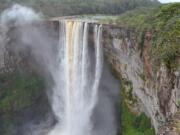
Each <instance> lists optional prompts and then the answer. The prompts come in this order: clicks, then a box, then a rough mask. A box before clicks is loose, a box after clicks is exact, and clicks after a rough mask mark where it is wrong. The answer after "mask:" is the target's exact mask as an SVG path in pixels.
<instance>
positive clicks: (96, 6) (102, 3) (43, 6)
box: [0, 0, 159, 17]
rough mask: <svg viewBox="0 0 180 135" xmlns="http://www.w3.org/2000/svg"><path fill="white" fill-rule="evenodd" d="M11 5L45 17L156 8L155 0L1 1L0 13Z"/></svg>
mask: <svg viewBox="0 0 180 135" xmlns="http://www.w3.org/2000/svg"><path fill="white" fill-rule="evenodd" d="M13 3H20V4H23V5H26V6H29V7H32V8H34V9H36V10H37V11H40V12H42V13H43V14H44V15H46V16H56V17H57V16H66V15H80V14H120V13H123V12H125V11H127V10H132V9H135V8H136V7H142V6H144V7H150V6H157V5H159V2H158V1H157V0H154V1H151V0H1V4H0V11H2V10H4V9H5V8H8V7H9V6H10V5H12V4H13Z"/></svg>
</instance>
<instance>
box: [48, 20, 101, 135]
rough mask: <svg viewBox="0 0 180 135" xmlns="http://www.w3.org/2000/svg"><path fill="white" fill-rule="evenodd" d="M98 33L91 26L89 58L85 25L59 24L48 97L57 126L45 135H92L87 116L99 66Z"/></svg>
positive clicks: (97, 27)
mask: <svg viewBox="0 0 180 135" xmlns="http://www.w3.org/2000/svg"><path fill="white" fill-rule="evenodd" d="M101 29H102V27H101V25H94V32H93V35H94V48H95V53H94V56H93V57H92V56H91V55H90V48H89V46H88V37H89V23H87V22H82V21H72V20H63V21H60V22H59V50H58V52H59V55H58V63H57V67H56V71H55V72H54V73H53V78H54V81H55V86H54V88H53V95H52V108H53V111H54V113H55V115H56V117H57V121H58V122H57V124H56V126H55V127H54V129H53V130H52V131H50V132H49V134H48V135H85V134H86V135H92V131H91V130H92V126H93V123H92V121H91V116H92V113H93V110H94V107H95V105H96V102H97V98H98V96H97V95H98V88H99V82H100V78H101V72H102V65H103V55H102V46H101V34H102V30H101Z"/></svg>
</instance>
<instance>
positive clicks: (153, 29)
mask: <svg viewBox="0 0 180 135" xmlns="http://www.w3.org/2000/svg"><path fill="white" fill-rule="evenodd" d="M139 12H140V11H138V14H136V13H128V14H126V15H127V16H122V17H120V18H119V19H115V20H113V19H112V20H111V21H110V22H111V23H112V22H113V21H114V23H116V24H119V25H121V24H123V27H120V28H115V27H114V28H113V27H111V28H107V29H105V32H104V33H106V34H104V49H105V55H106V57H107V61H109V63H110V64H111V66H112V69H113V70H114V71H115V74H116V75H117V76H118V77H119V78H120V80H121V83H122V85H123V86H124V89H123V91H122V96H124V102H125V103H126V105H127V106H128V108H129V111H132V112H134V114H136V115H137V114H138V113H139V112H141V111H142V112H145V113H146V115H147V116H149V117H150V118H151V120H152V124H153V126H154V127H155V129H156V133H159V134H163V133H162V131H163V130H160V129H161V127H164V128H163V129H164V132H165V134H167V135H170V134H172V133H174V134H179V121H180V120H179V118H178V115H179V99H180V97H179V93H180V85H179V82H180V77H179V73H180V71H179V65H180V63H179V60H180V59H179V51H180V46H179V30H180V26H179V21H178V18H179V17H178V16H179V13H180V12H179V4H178V3H177V4H170V5H164V6H161V7H160V8H159V9H158V10H157V9H156V10H155V11H154V10H153V12H152V13H153V14H155V13H156V14H155V15H152V14H151V15H150V16H146V14H144V13H141V14H140V13H139ZM128 15H129V16H128ZM132 15H134V16H135V17H134V18H133V17H132ZM130 17H131V18H130ZM138 18H139V21H137V20H138ZM124 21H126V22H124ZM148 21H149V22H148ZM169 121H171V122H170V123H171V124H168V123H169ZM172 121H176V122H174V124H172V123H173V122H172ZM168 125H169V126H170V125H171V126H170V127H168ZM172 125H173V126H172ZM165 129H168V131H167V132H166V130H165ZM159 131H160V132H159Z"/></svg>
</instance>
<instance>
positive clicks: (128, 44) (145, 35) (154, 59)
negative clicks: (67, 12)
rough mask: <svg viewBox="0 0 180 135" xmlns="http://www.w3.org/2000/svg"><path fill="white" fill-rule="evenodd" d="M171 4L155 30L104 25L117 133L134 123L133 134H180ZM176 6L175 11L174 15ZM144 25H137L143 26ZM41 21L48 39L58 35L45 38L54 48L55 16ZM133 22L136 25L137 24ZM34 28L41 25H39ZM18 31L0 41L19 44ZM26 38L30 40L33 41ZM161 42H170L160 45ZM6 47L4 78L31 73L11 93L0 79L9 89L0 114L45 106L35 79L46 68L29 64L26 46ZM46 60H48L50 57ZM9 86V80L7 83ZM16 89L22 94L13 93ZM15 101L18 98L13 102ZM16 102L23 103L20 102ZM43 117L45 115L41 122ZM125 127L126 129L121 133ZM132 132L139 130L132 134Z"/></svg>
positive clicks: (0, 68)
mask: <svg viewBox="0 0 180 135" xmlns="http://www.w3.org/2000/svg"><path fill="white" fill-rule="evenodd" d="M175 7H176V6H170V7H168V10H167V9H166V8H167V7H166V8H165V9H164V8H163V9H162V11H163V12H166V13H167V11H169V12H171V11H173V13H174V14H175V15H174V16H173V15H171V17H172V18H168V17H169V14H168V16H165V17H164V18H165V20H164V18H158V17H157V18H156V20H158V19H160V23H159V20H158V21H157V22H158V23H157V22H156V23H155V25H156V24H160V26H159V27H158V28H145V29H140V30H139V29H138V30H137V29H136V28H133V27H132V26H131V27H130V26H128V24H127V26H122V25H118V24H116V25H111V24H102V30H103V31H102V33H103V34H102V45H103V49H104V55H105V60H106V62H107V63H108V64H109V65H110V67H111V69H112V73H113V74H114V75H115V76H116V77H117V78H119V80H120V83H121V89H120V93H121V96H120V98H121V105H120V107H119V108H120V110H121V113H120V114H119V115H121V131H122V134H123V135H124V134H125V135H126V134H128V133H130V130H129V129H131V128H132V127H130V128H129V127H128V126H127V125H126V124H132V126H133V128H134V129H133V130H132V131H133V134H134V135H136V134H137V135H140V134H142V135H144V134H148V135H152V134H153V132H154V131H153V127H154V128H155V131H156V133H157V134H159V135H179V134H180V130H179V129H180V127H179V125H180V117H179V115H180V110H179V102H180V101H179V99H180V58H179V52H180V48H179V42H178V41H179V37H178V33H179V30H176V28H179V23H178V22H177V20H178V19H176V17H177V16H178V15H179V5H178V6H177V7H176V8H175ZM177 9H178V12H177V13H176V11H177ZM164 10H165V11H164ZM156 12H157V11H156ZM158 13H159V16H160V17H162V16H163V15H164V13H162V12H161V11H159V12H158ZM171 13H172V12H171ZM174 18H175V19H174ZM151 19H152V18H151ZM153 19H154V18H153ZM153 19H152V20H153ZM130 21H132V20H130ZM145 21H146V20H145ZM162 22H163V23H162ZM143 23H144V22H142V24H143ZM149 23H151V22H149ZM153 23H154V22H153ZM96 24H97V23H91V24H90V25H91V26H90V31H89V32H90V33H91V34H93V32H92V29H91V27H93V26H94V25H96ZM142 24H140V26H138V25H137V26H138V27H141V26H142ZM174 24H177V25H174ZM35 25H36V24H35ZM40 25H43V28H42V29H44V28H45V29H47V28H48V32H49V29H50V31H51V32H52V33H51V34H52V35H50V36H49V37H51V36H52V37H53V38H54V39H56V40H55V41H54V40H52V39H51V40H49V42H50V41H54V42H53V43H50V45H52V46H56V45H57V44H58V41H57V37H58V36H59V34H58V32H59V20H56V19H55V20H53V21H50V22H47V23H43V24H42V23H40ZM44 25H45V27H44ZM98 25H99V24H98ZM133 25H135V26H136V24H133ZM27 26H28V25H27ZM37 26H38V27H39V24H38V25H37ZM150 26H151V25H150ZM148 27H149V24H148ZM35 28H37V27H35ZM38 29H39V28H38ZM40 29H41V28H40ZM42 29H41V30H42ZM24 30H25V31H26V30H28V31H31V32H32V35H33V34H34V33H33V30H34V29H31V27H29V28H28V27H27V29H26V28H25V29H24ZM165 30H167V31H165ZM16 32H19V31H18V28H14V27H11V29H10V31H7V32H5V33H1V36H0V42H1V41H6V42H5V44H8V46H11V47H13V45H14V44H21V43H22V41H18V40H17V39H18V37H17V35H16ZM46 32H47V31H46ZM42 33H44V31H42ZM42 33H39V34H42ZM166 33H167V34H166ZM4 34H6V35H8V37H10V38H9V39H4V38H5V37H6V35H4ZM32 35H31V36H32ZM169 35H170V36H169ZM27 36H28V35H27ZM33 36H34V37H33V40H34V39H36V38H41V37H39V36H37V35H36V34H35V35H33ZM36 36H37V37H36ZM47 37H48V36H47ZM92 37H93V36H90V37H89V43H90V44H91V42H92V39H91V38H92ZM47 39H48V38H47ZM37 41H38V40H37ZM37 41H35V43H38V44H45V45H46V44H47V45H49V44H48V43H45V42H43V41H42V42H40V43H39V41H38V42H37ZM45 41H46V40H45ZM29 42H30V43H31V41H29ZM29 42H28V43H29ZM28 43H26V44H28ZM164 43H168V44H167V45H166V46H164ZM22 44H25V43H22ZM8 46H6V48H5V46H1V47H2V49H0V51H1V52H0V58H1V59H0V73H1V76H2V74H6V75H9V74H10V76H7V77H9V78H7V80H6V81H7V82H8V80H9V79H10V80H11V79H12V82H13V78H11V77H12V76H11V73H13V74H14V72H16V73H18V74H19V71H20V74H21V75H22V73H23V72H26V73H28V76H29V77H27V78H25V80H26V82H27V84H26V83H25V86H21V84H22V82H23V80H24V79H20V82H17V83H15V84H14V86H16V87H17V85H16V84H18V85H20V86H18V88H19V87H20V91H16V90H15V91H14V89H13V88H8V87H7V86H8V85H7V84H6V83H3V82H4V81H3V80H4V79H1V80H0V81H1V84H3V85H4V86H5V87H7V88H8V90H9V91H8V92H9V93H10V94H9V93H8V94H9V95H5V96H1V95H0V99H1V101H3V102H0V103H1V104H0V113H3V114H5V113H7V112H12V110H13V112H17V111H18V112H19V111H23V110H25V108H26V107H27V108H29V107H30V108H31V107H33V105H34V104H37V105H38V104H40V106H41V105H42V104H43V103H47V104H48V101H47V100H46V98H45V99H44V98H42V95H43V94H44V93H45V92H44V91H41V90H40V89H42V87H43V86H39V84H41V83H39V81H40V82H41V79H40V80H39V77H37V76H36V75H39V74H42V73H44V72H45V71H42V67H38V68H37V67H36V66H35V67H34V66H33V65H34V64H35V63H34V61H33V59H31V60H29V58H32V57H33V56H32V55H33V54H31V53H29V52H30V50H28V49H29V48H21V49H22V50H23V51H22V52H21V51H20V52H18V53H14V52H13V50H11V49H12V48H11V47H9V48H8ZM35 49H39V48H35ZM40 49H41V48H40ZM48 49H49V48H48ZM2 50H3V51H2ZM4 50H5V51H4ZM38 51H39V50H38ZM43 51H46V50H43ZM40 52H41V50H40ZM55 52H56V51H55ZM34 55H37V54H34ZM43 58H44V59H45V60H48V58H47V57H46V56H43ZM46 58H47V59H46ZM50 58H51V56H50ZM48 62H50V63H51V61H48ZM42 64H43V63H42ZM42 66H43V65H42ZM17 71H18V72H17ZM15 75H16V74H15ZM23 75H24V74H23ZM31 75H32V76H31ZM23 77H24V76H23ZM25 77H26V76H25ZM34 77H35V78H34ZM40 77H42V76H40ZM15 79H16V80H18V77H17V78H16V76H15ZM31 82H33V83H31ZM23 83H24V82H23ZM37 83H38V84H37ZM9 84H11V81H10V83H9ZM12 85H13V83H12ZM29 85H30V86H32V87H29V89H31V92H30V93H29V91H25V88H26V87H28V86H29ZM33 90H38V92H37V91H36V92H37V93H36V92H34V91H33ZM18 92H20V93H21V94H20V95H18V94H16V93H18ZM26 92H27V93H28V94H27V93H26ZM14 93H15V95H16V96H15V97H14V96H13V95H14ZM27 95H29V96H27ZM19 96H21V97H26V98H25V99H26V100H27V101H28V102H23V101H22V100H24V98H23V99H22V98H19ZM6 97H10V98H6ZM38 99H43V100H38ZM14 101H18V102H17V103H16V102H14ZM34 101H36V102H34ZM42 101H43V102H42ZM19 102H21V103H20V104H18V103H19ZM2 103H5V104H2ZM22 103H23V104H22ZM48 107H49V106H46V107H44V108H45V110H46V109H49V108H48ZM6 108H7V110H6ZM32 114H33V113H32ZM50 115H52V114H50ZM145 115H146V116H148V117H149V118H150V120H149V119H148V118H146V116H145ZM11 116H12V115H11ZM37 117H39V116H37ZM46 117H47V116H46ZM51 117H52V116H51ZM43 119H44V118H42V119H41V120H43ZM52 119H53V118H52ZM127 120H129V121H130V122H132V123H128V122H129V121H128V122H127ZM149 121H150V122H151V123H152V126H151V124H150V125H149V123H150V122H149ZM53 122H54V121H53V120H52V122H51V123H53ZM9 123H11V122H9ZM10 126H11V125H10ZM142 127H143V129H142ZM125 129H126V131H124V130H125ZM137 130H138V131H137ZM136 131H137V133H135V132H136Z"/></svg>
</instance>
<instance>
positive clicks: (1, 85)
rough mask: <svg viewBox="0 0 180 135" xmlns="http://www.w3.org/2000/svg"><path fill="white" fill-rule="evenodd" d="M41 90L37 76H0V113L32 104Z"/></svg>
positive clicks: (20, 74) (18, 74)
mask: <svg viewBox="0 0 180 135" xmlns="http://www.w3.org/2000/svg"><path fill="white" fill-rule="evenodd" d="M42 89H43V81H42V79H41V78H39V77H38V76H37V75H34V74H27V73H20V72H15V73H12V74H1V75H0V112H7V111H16V110H19V109H22V108H24V107H27V106H29V105H31V104H32V103H33V100H35V99H36V98H37V97H38V96H39V95H40V93H41V90H42Z"/></svg>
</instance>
